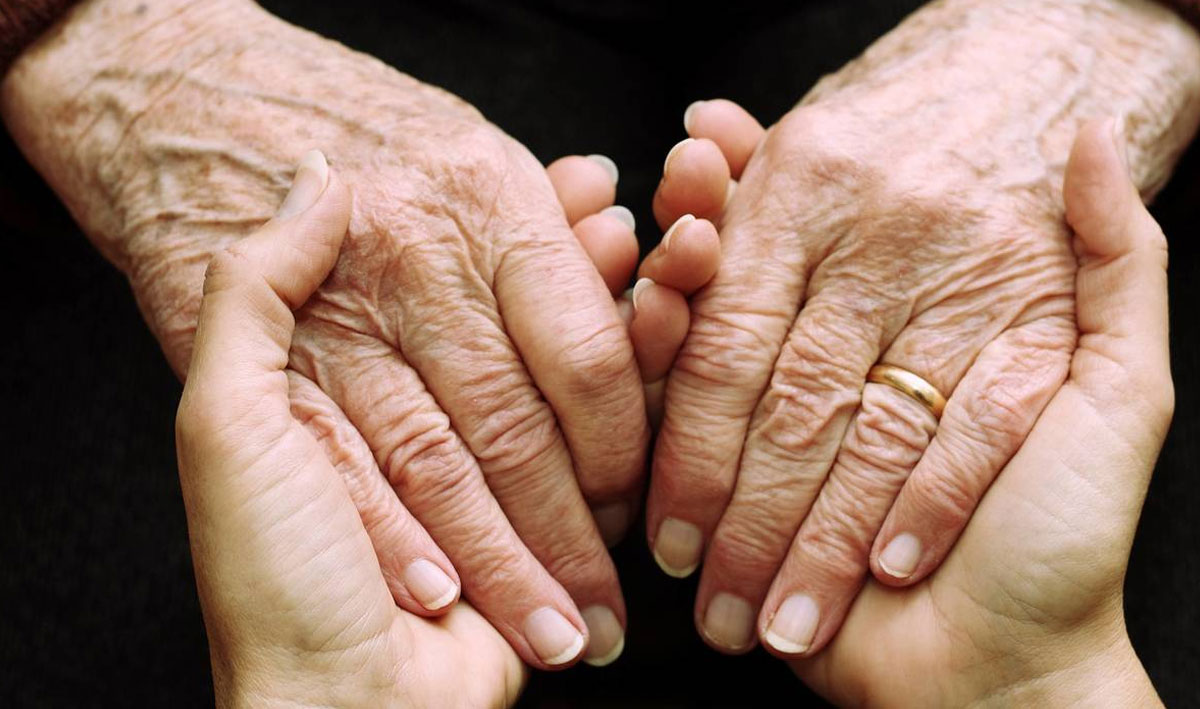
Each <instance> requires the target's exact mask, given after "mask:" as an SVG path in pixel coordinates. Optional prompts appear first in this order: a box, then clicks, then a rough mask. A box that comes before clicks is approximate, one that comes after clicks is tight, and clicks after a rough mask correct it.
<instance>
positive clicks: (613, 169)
mask: <svg viewBox="0 0 1200 709" xmlns="http://www.w3.org/2000/svg"><path fill="white" fill-rule="evenodd" d="M587 159H588V160H591V161H592V162H594V163H596V164H597V165H599V166H600V167H602V168H604V171H605V172H607V173H608V179H610V180H612V183H613V184H614V185H615V184H617V180H618V179H620V177H621V173H620V171H618V170H617V164H616V163H615V162H613V161H612V158H610V157H608V156H607V155H599V154H592V155H589V156H587Z"/></svg>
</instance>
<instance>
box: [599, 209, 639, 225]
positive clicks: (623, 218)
mask: <svg viewBox="0 0 1200 709" xmlns="http://www.w3.org/2000/svg"><path fill="white" fill-rule="evenodd" d="M600 213H601V214H607V215H608V216H610V217H615V218H616V219H617V220H619V221H620V222H621V223H622V224H624V225H625V226H627V227H629V231H637V222H636V221H635V220H634V218H633V212H631V211H629V210H628V209H626V208H625V207H622V206H621V205H619V204H614V205H613V206H611V207H605V208H604V209H601V210H600Z"/></svg>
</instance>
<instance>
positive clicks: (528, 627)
mask: <svg viewBox="0 0 1200 709" xmlns="http://www.w3.org/2000/svg"><path fill="white" fill-rule="evenodd" d="M525 637H526V638H527V639H528V640H529V644H530V646H531V647H532V648H533V651H534V652H535V653H536V654H537V656H538V657H539V658H540V659H541V661H542V662H545V663H546V664H547V665H565V664H566V663H568V662H570V661H572V660H574V659H575V658H576V657H578V656H579V653H580V651H582V650H583V646H584V644H585V643H586V642H587V641H586V639H585V638H584V637H583V633H580V632H579V630H578V629H577V628H576V627H575V626H574V625H573V624H572V623H571V621H569V620H567V619H566V617H565V616H564V615H563V614H562V613H559V612H558V611H556V610H554V609H553V608H550V607H549V606H546V607H543V608H539V609H537V610H535V611H534V612H532V613H530V614H529V617H527V618H526V619H525Z"/></svg>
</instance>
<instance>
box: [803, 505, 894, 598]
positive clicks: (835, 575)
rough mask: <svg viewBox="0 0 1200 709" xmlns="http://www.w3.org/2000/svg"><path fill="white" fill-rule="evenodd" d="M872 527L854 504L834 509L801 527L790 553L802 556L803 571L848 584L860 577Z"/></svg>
mask: <svg viewBox="0 0 1200 709" xmlns="http://www.w3.org/2000/svg"><path fill="white" fill-rule="evenodd" d="M874 531H875V530H874V529H873V528H872V527H871V526H870V525H867V524H864V519H863V518H862V516H860V515H859V514H857V513H856V511H855V510H854V508H838V509H833V510H830V511H829V512H828V513H827V514H822V515H821V516H820V517H816V518H813V522H812V523H811V524H805V525H804V526H803V527H801V529H800V533H799V534H797V535H796V541H795V544H794V545H793V551H792V553H793V554H799V555H801V556H802V558H803V559H804V561H805V564H804V571H805V573H807V574H811V575H813V576H815V577H818V578H820V580H822V581H825V582H828V583H833V584H835V585H838V586H850V585H853V584H856V583H858V582H859V581H861V580H862V578H863V574H864V573H865V570H866V568H867V559H868V555H869V554H870V551H871V543H872V542H873V541H874V536H875V534H874Z"/></svg>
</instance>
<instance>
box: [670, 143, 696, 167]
mask: <svg viewBox="0 0 1200 709" xmlns="http://www.w3.org/2000/svg"><path fill="white" fill-rule="evenodd" d="M694 142H696V139H695V138H684V139H683V140H681V141H679V142H678V143H676V144H675V145H673V146H672V147H671V149H670V150H668V151H667V158H666V159H665V160H663V173H664V174H666V172H667V166H668V165H670V164H671V158H672V157H674V156H675V153H677V152H679V149H680V148H682V147H683V146H685V145H687V144H688V143H694Z"/></svg>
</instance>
